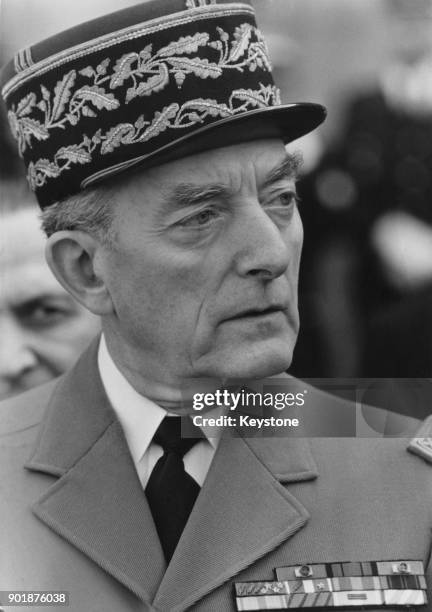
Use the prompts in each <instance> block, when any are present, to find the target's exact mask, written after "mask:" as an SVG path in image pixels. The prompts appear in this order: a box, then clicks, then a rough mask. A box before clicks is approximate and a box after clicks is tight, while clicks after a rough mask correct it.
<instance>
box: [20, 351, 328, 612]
mask: <svg viewBox="0 0 432 612" xmlns="http://www.w3.org/2000/svg"><path fill="white" fill-rule="evenodd" d="M26 467H27V468H28V469H29V470H33V471H42V472H45V473H48V474H51V475H53V476H56V477H59V478H58V480H56V482H55V483H54V484H53V485H52V486H51V487H50V488H49V489H48V490H47V491H46V492H45V493H44V494H43V496H42V497H41V498H40V499H39V500H37V501H36V503H35V504H34V506H33V511H34V513H35V514H36V516H37V517H38V518H39V519H40V520H41V521H43V522H44V523H45V524H46V525H48V526H49V527H50V528H51V529H52V530H53V531H55V532H56V533H57V534H58V535H59V536H61V537H62V538H64V539H65V540H67V541H69V542H70V543H71V544H72V545H73V546H75V547H76V548H78V549H79V550H81V551H82V552H83V553H84V554H85V555H87V556H88V557H89V558H91V559H92V560H93V561H94V562H95V563H97V564H98V565H99V566H100V567H101V568H102V569H104V570H105V571H106V572H108V573H110V574H111V575H112V576H113V577H114V578H115V579H116V580H118V581H119V582H120V583H122V584H123V585H124V586H126V587H127V588H128V589H130V590H131V591H132V592H133V593H135V594H136V595H137V596H138V597H139V598H141V599H142V600H143V601H144V602H146V603H147V604H148V605H153V606H155V608H156V609H162V610H170V611H171V610H172V611H176V612H182V611H183V610H186V609H187V608H188V607H189V606H191V605H192V604H193V603H194V602H196V601H198V600H199V599H201V598H202V597H204V596H205V595H206V594H207V593H209V592H210V591H212V590H213V589H215V588H217V587H218V586H220V585H221V584H223V583H224V582H226V581H228V580H230V578H232V577H233V576H235V575H236V574H237V573H238V572H240V571H241V570H242V569H244V568H246V567H247V566H249V565H250V564H252V563H253V562H254V561H256V560H257V559H259V558H260V557H262V556H264V555H265V554H267V553H269V552H270V551H272V550H273V549H274V548H276V547H277V546H278V545H280V544H281V543H282V542H284V541H285V540H286V539H288V538H289V537H291V536H292V535H293V534H294V533H296V532H297V531H298V530H299V529H301V528H302V527H303V526H304V525H305V523H306V522H307V520H308V517H309V515H308V512H307V510H306V509H305V508H304V507H303V506H302V505H301V504H300V503H299V502H298V501H297V499H296V498H295V497H294V496H293V495H291V494H290V493H289V492H288V491H286V489H285V488H284V487H283V486H282V484H281V483H284V482H298V481H302V480H311V479H314V478H316V476H317V472H316V467H315V464H314V462H313V458H312V456H311V454H310V451H309V447H308V444H307V441H306V440H302V439H294V438H293V439H290V440H287V439H284V438H277V437H276V438H270V439H269V438H258V439H248V440H245V439H243V438H239V437H231V436H230V435H229V434H226V435H224V436H223V438H222V440H221V442H220V444H219V447H218V451H217V452H216V455H215V458H214V460H213V462H212V465H211V467H210V470H209V473H208V476H207V478H206V481H205V484H204V486H203V488H202V490H201V492H200V495H199V496H198V499H197V502H196V504H195V507H194V509H193V511H192V514H191V516H190V519H189V521H188V523H187V525H186V528H185V530H184V532H183V535H182V537H181V539H180V541H179V544H178V547H177V549H176V551H175V554H174V556H173V558H172V560H171V563H170V565H169V566H168V569H167V568H166V564H165V560H164V557H163V553H162V549H161V546H160V542H159V539H158V536H157V533H156V530H155V527H154V523H153V519H152V517H151V513H150V510H149V507H148V504H147V500H146V498H145V494H144V492H143V490H142V487H141V484H140V482H139V479H138V477H137V474H136V471H135V467H134V465H133V462H132V459H131V457H130V453H129V449H128V447H127V443H126V440H125V438H124V436H123V432H122V429H121V426H120V424H119V423H118V421H117V420H116V417H115V414H114V412H113V410H112V409H111V407H110V405H109V402H108V400H107V398H106V395H105V392H104V390H103V386H102V382H101V380H100V377H99V373H98V369H97V342H95V343H93V345H92V346H91V347H90V349H89V350H88V351H87V353H86V354H84V355H83V357H82V358H81V359H80V361H79V362H78V364H77V365H76V367H75V368H74V370H72V371H71V372H70V373H69V374H67V375H66V376H65V377H63V378H62V379H60V381H59V383H58V385H57V387H56V390H55V392H54V393H53V396H52V400H51V402H50V405H49V406H48V410H47V414H46V417H45V419H44V423H43V426H42V427H41V434H40V437H39V441H38V443H37V446H36V449H35V451H34V453H33V455H32V457H31V459H30V460H29V462H28V463H27V465H26ZM245 517H247V520H245ZM185 559H186V560H187V563H185ZM152 602H153V604H152Z"/></svg>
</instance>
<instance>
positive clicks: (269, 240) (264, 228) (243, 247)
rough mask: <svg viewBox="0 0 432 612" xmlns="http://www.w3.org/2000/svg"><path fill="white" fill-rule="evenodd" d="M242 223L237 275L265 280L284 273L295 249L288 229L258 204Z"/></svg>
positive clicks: (238, 244) (238, 240)
mask: <svg viewBox="0 0 432 612" xmlns="http://www.w3.org/2000/svg"><path fill="white" fill-rule="evenodd" d="M239 225H241V227H239V228H238V230H237V237H236V238H237V240H236V246H237V253H236V268H237V272H238V274H240V276H255V277H257V278H260V279H262V280H272V279H274V278H277V277H278V276H281V275H282V274H284V273H285V271H286V270H287V268H288V265H289V262H290V258H291V252H292V245H290V243H289V241H288V239H287V236H286V234H287V232H286V231H284V229H281V228H279V227H278V226H277V225H276V223H275V222H274V221H273V220H272V219H271V218H270V217H269V215H268V214H267V213H266V211H265V210H264V209H263V208H262V207H261V206H260V205H259V204H258V205H257V206H254V209H253V210H252V211H249V212H248V213H247V214H245V215H244V217H243V219H242V221H241V223H240V222H239ZM300 228H301V225H300ZM297 239H300V241H301V238H297Z"/></svg>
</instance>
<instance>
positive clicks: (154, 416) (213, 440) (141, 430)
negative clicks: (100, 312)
mask: <svg viewBox="0 0 432 612" xmlns="http://www.w3.org/2000/svg"><path fill="white" fill-rule="evenodd" d="M98 367H99V372H100V376H101V379H102V384H103V386H104V389H105V392H106V394H107V396H108V399H109V401H110V403H111V406H112V407H113V409H114V411H115V413H116V415H117V418H118V420H119V421H120V424H121V426H122V428H123V431H124V434H125V437H126V441H127V444H128V446H129V450H130V453H131V455H132V459H133V462H134V464H135V467H136V470H137V473H138V476H139V479H140V481H141V484H142V486H143V488H145V487H146V485H147V481H148V479H149V478H150V474H151V473H152V470H153V468H154V466H155V464H156V461H157V460H158V459H159V457H161V456H162V455H163V451H162V447H161V446H159V445H158V444H155V443H154V442H153V441H152V440H153V436H154V435H155V433H156V430H157V428H158V427H159V425H160V424H161V422H162V420H163V419H164V417H165V416H167V415H168V416H170V414H169V413H168V412H167V411H166V410H165V409H164V408H161V407H160V406H158V405H157V404H155V403H154V402H153V401H151V400H150V399H148V398H147V397H144V396H143V395H140V394H139V393H138V392H137V391H135V389H134V388H133V387H132V385H131V384H130V383H129V382H128V381H127V380H126V378H125V377H124V376H123V374H122V373H121V372H120V370H119V369H118V368H117V366H116V365H115V363H114V361H113V360H112V358H111V355H110V354H109V352H108V348H107V345H106V342H105V338H104V336H103V335H102V337H101V341H100V344H99V352H98ZM172 416H175V415H172ZM201 429H202V431H203V432H204V434H205V435H206V439H203V440H202V441H201V442H198V443H197V444H195V445H194V446H193V447H192V448H191V449H190V451H188V452H187V453H186V454H185V456H184V458H183V460H184V466H185V470H186V472H188V474H190V475H191V476H192V478H194V479H195V480H196V482H197V483H198V484H199V485H200V486H202V485H203V483H204V480H205V478H206V476H207V472H208V470H209V467H210V464H211V462H212V460H213V456H214V454H215V451H216V448H217V446H218V443H219V439H220V435H221V429H215V428H214V427H212V428H211V430H209V429H207V431H206V428H205V427H202V428H201ZM210 433H211V436H212V437H210V436H209V434H210Z"/></svg>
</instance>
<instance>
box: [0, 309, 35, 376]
mask: <svg viewBox="0 0 432 612" xmlns="http://www.w3.org/2000/svg"><path fill="white" fill-rule="evenodd" d="M36 365H37V357H36V355H35V354H34V352H33V351H32V349H31V346H29V343H28V342H27V338H26V333H25V330H22V329H21V328H20V325H19V323H18V322H16V321H15V320H14V319H13V317H1V319H0V379H1V380H2V382H3V383H4V382H6V381H11V382H12V381H15V380H17V379H19V377H20V376H23V375H24V374H25V373H26V372H29V371H30V370H31V369H32V368H34V367H35V366H36Z"/></svg>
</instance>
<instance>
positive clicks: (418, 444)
mask: <svg viewBox="0 0 432 612" xmlns="http://www.w3.org/2000/svg"><path fill="white" fill-rule="evenodd" d="M408 450H409V451H410V452H411V453H414V454H415V455H418V456H419V457H421V458H422V459H424V460H425V461H427V462H428V463H430V464H432V415H430V416H428V417H427V418H426V419H425V420H424V421H423V423H422V424H421V425H420V427H419V429H418V430H417V432H416V434H415V436H414V438H412V440H411V441H410V443H409V444H408Z"/></svg>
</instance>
